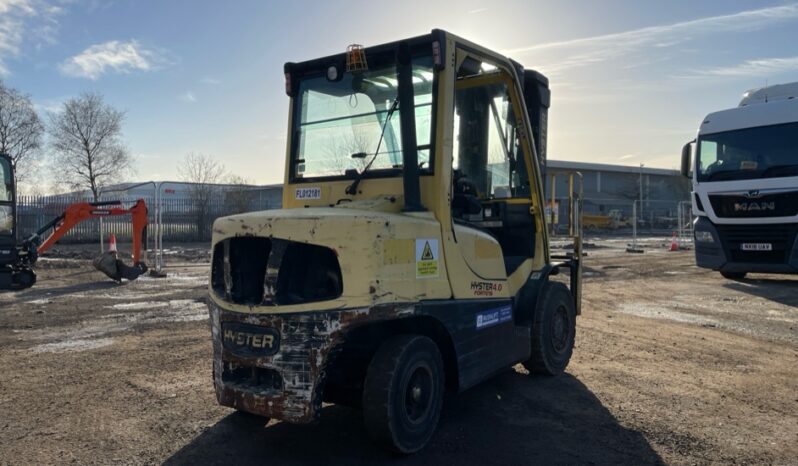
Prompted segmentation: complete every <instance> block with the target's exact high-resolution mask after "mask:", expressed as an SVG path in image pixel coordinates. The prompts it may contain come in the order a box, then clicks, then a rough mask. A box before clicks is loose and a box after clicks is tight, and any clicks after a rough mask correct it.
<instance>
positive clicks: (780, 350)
mask: <svg viewBox="0 0 798 466" xmlns="http://www.w3.org/2000/svg"><path fill="white" fill-rule="evenodd" d="M591 242H592V243H594V244H596V245H597V247H595V248H591V249H590V250H589V256H588V258H587V260H586V264H587V270H586V272H585V289H584V309H583V315H582V316H581V317H580V318H579V319H578V323H577V326H578V330H577V332H578V333H577V347H576V350H575V353H574V357H573V359H572V361H571V365H570V366H569V369H568V373H567V374H566V375H564V376H562V377H557V378H549V377H531V376H529V375H527V374H525V373H524V371H523V369H522V368H520V366H518V367H515V368H512V369H509V370H508V371H507V372H505V373H503V374H501V375H499V376H497V377H495V378H493V379H492V380H490V381H488V382H486V383H484V384H482V385H480V386H478V387H476V388H474V389H471V390H469V391H467V392H466V393H464V394H461V395H459V396H454V397H451V398H449V399H447V401H446V404H445V407H444V412H443V415H442V419H441V422H440V425H439V428H438V432H437V434H436V435H435V437H434V438H433V440H432V442H431V444H430V445H429V446H428V447H427V448H426V449H425V450H423V451H422V452H421V453H419V454H417V455H415V456H412V457H407V458H395V457H393V456H391V455H388V454H385V453H383V452H382V451H381V450H379V449H377V448H375V447H374V446H373V445H372V444H371V443H370V442H369V441H368V440H367V438H366V433H365V432H364V428H363V426H362V424H361V417H360V413H359V412H358V411H356V410H353V409H349V408H343V407H338V406H332V405H331V406H327V407H325V408H324V410H323V413H322V420H321V421H320V422H319V423H318V424H315V425H310V426H294V425H289V424H285V423H280V422H276V421H272V422H271V423H269V424H268V425H267V426H263V425H253V424H252V423H251V422H247V421H246V420H245V419H242V418H240V417H239V416H237V415H235V414H234V413H233V412H232V410H230V409H227V408H222V407H219V406H217V405H216V402H215V398H214V394H213V387H212V382H211V342H210V334H209V328H208V323H207V309H206V306H205V304H204V299H205V295H206V291H205V286H206V275H207V271H208V269H207V267H208V265H207V254H205V253H204V251H203V252H201V253H193V252H191V251H190V250H188V251H181V250H177V249H172V250H171V251H170V253H169V254H168V255H167V261H168V262H167V265H168V272H169V274H168V277H167V278H160V279H159V278H150V277H142V278H140V279H139V280H137V281H135V282H131V283H125V284H122V285H117V284H114V283H112V282H110V281H107V280H106V279H105V278H104V277H103V276H102V275H100V274H99V273H97V272H94V271H93V270H92V269H91V265H90V264H89V262H88V261H87V259H88V257H86V253H85V252H80V251H77V252H76V251H75V250H70V248H63V250H62V251H61V252H60V253H58V254H56V256H55V257H53V258H50V259H44V260H43V261H42V263H41V268H40V269H39V283H38V284H37V285H36V286H35V287H34V288H32V289H29V290H26V291H22V292H17V293H0V464H54V463H81V464H111V463H112V464H153V463H166V464H175V465H178V464H229V463H235V464H250V463H251V464H256V463H258V464H259V463H267V464H332V465H335V464H340V465H353V464H371V463H378V462H390V463H396V464H504V465H510V464H617V463H627V464H711V463H718V464H721V463H722V464H796V463H797V462H798V459H797V458H798V278H796V277H784V276H768V275H755V276H753V277H752V278H751V279H747V280H743V281H736V282H735V281H728V280H725V279H723V278H721V277H720V275H719V274H717V273H712V272H708V271H705V270H702V269H698V268H696V267H695V266H694V265H693V256H692V253H691V252H689V251H680V252H673V253H671V252H666V251H665V247H664V245H663V244H662V242H661V241H659V240H651V241H648V242H647V243H646V245H647V248H646V252H645V253H644V254H627V253H625V252H624V248H625V247H626V243H625V240H623V239H609V240H599V239H596V240H591ZM89 257H90V254H89Z"/></svg>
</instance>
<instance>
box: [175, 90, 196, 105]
mask: <svg viewBox="0 0 798 466" xmlns="http://www.w3.org/2000/svg"><path fill="white" fill-rule="evenodd" d="M177 98H178V99H180V100H182V101H183V102H188V103H191V104H193V103H194V102H196V101H197V98H196V97H194V93H192V92H191V91H186V92H185V93H183V94H180V95H179V96H178V97H177Z"/></svg>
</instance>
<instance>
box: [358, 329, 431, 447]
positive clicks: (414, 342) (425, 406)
mask: <svg viewBox="0 0 798 466" xmlns="http://www.w3.org/2000/svg"><path fill="white" fill-rule="evenodd" d="M443 385H444V372H443V360H442V358H441V353H440V351H439V350H438V346H437V345H436V344H435V342H434V341H432V340H431V339H429V338H427V337H425V336H421V335H398V336H395V337H392V338H390V339H389V340H387V341H386V342H385V343H383V344H382V346H380V347H379V349H378V350H377V352H376V353H375V354H374V357H373V358H372V359H371V363H370V364H369V367H368V371H367V372H366V380H365V383H364V386H363V420H364V423H365V425H366V430H367V431H368V432H369V435H370V436H371V437H372V438H373V439H374V441H375V442H377V443H378V444H380V445H381V446H382V447H384V448H386V449H388V450H390V451H392V452H395V453H401V454H410V453H415V452H417V451H419V450H421V449H422V448H424V446H425V445H426V444H427V442H429V439H430V438H432V434H433V433H434V432H435V428H436V427H437V425H438V419H439V418H440V414H441V406H442V405H443Z"/></svg>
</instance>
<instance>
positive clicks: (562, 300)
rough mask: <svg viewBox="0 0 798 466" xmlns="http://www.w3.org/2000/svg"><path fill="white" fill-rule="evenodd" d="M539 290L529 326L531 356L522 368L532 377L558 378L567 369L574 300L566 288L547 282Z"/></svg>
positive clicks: (557, 283) (573, 331)
mask: <svg viewBox="0 0 798 466" xmlns="http://www.w3.org/2000/svg"><path fill="white" fill-rule="evenodd" d="M542 291H543V294H542V296H541V300H540V307H539V308H538V309H535V318H534V321H533V324H532V357H531V358H529V360H528V361H526V362H525V363H524V367H526V369H527V370H528V371H529V372H532V373H536V374H545V375H559V374H562V373H563V371H565V368H566V367H568V362H569V361H570V360H571V354H572V353H573V350H574V338H575V336H576V309H575V307H574V299H573V296H572V295H571V292H570V291H569V290H568V287H567V286H565V285H564V284H562V283H559V282H552V281H549V282H547V283H546V284H545V285H543V290H542Z"/></svg>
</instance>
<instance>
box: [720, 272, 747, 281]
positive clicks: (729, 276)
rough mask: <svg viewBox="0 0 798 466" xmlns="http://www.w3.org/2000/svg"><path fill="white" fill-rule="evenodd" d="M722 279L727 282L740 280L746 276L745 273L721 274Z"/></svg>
mask: <svg viewBox="0 0 798 466" xmlns="http://www.w3.org/2000/svg"><path fill="white" fill-rule="evenodd" d="M720 274H721V275H723V278H726V279H729V280H742V279H743V278H745V276H746V275H747V272H721V273H720Z"/></svg>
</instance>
